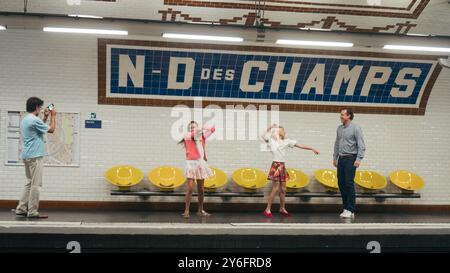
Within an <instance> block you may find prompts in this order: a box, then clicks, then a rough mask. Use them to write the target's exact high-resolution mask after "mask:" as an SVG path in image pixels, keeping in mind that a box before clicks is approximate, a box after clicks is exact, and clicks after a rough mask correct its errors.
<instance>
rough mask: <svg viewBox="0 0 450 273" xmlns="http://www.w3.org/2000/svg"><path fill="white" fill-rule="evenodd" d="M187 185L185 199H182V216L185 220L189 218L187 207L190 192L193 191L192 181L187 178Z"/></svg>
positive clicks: (189, 204) (189, 200)
mask: <svg viewBox="0 0 450 273" xmlns="http://www.w3.org/2000/svg"><path fill="white" fill-rule="evenodd" d="M187 183H188V191H187V192H186V197H185V199H184V203H185V207H184V213H183V216H184V217H185V218H189V207H190V206H191V198H192V192H193V190H194V179H191V178H188V179H187Z"/></svg>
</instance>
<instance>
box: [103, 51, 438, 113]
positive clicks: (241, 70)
mask: <svg viewBox="0 0 450 273" xmlns="http://www.w3.org/2000/svg"><path fill="white" fill-rule="evenodd" d="M106 52H107V59H106V71H105V72H106V90H105V91H106V92H105V96H106V97H112V98H114V97H119V98H132V99H134V98H135V99H142V98H144V99H166V100H170V99H172V100H175V99H178V100H180V99H184V100H186V99H188V100H189V99H193V98H194V97H203V98H204V99H208V100H211V101H234V102H236V101H245V102H249V103H251V102H252V101H253V102H255V103H256V102H258V103H261V102H263V103H264V102H267V103H271V104H274V103H278V104H316V105H342V104H346V105H357V106H375V107H405V108H418V107H419V104H420V102H421V98H422V95H423V94H424V92H425V91H427V83H428V82H429V80H430V77H431V74H432V73H433V72H434V70H435V68H436V65H437V61H436V60H434V59H430V60H424V59H422V60H420V59H419V60H415V59H393V58H374V57H363V56H354V57H353V56H350V57H349V56H334V55H307V54H296V53H287V54H286V53H278V52H248V51H230V50H217V49H215V50H211V49H184V48H170V47H168V48H161V47H151V46H148V47H142V46H139V47H137V46H130V45H107V47H106ZM428 91H431V90H428Z"/></svg>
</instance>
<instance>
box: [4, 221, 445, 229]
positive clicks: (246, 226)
mask: <svg viewBox="0 0 450 273" xmlns="http://www.w3.org/2000/svg"><path fill="white" fill-rule="evenodd" d="M23 227H36V228H91V229H92V228H95V229H96V228H99V229H117V228H124V229H274V228H276V229H316V230H334V229H340V230H345V229H348V230H355V229H364V230H377V229H390V230H399V229H401V230H423V229H450V223H311V224H307V223H226V224H220V223H217V224H216V223H211V224H200V223H192V224H190V223H124V222H122V223H86V222H49V221H48V222H44V221H26V222H25V221H24V222H20V221H0V228H23Z"/></svg>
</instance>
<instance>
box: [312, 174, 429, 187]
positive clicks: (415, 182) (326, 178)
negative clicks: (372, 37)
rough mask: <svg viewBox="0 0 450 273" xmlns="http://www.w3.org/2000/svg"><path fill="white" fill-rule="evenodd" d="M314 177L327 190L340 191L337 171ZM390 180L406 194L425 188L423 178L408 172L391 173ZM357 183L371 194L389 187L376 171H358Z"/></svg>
mask: <svg viewBox="0 0 450 273" xmlns="http://www.w3.org/2000/svg"><path fill="white" fill-rule="evenodd" d="M314 177H315V178H316V180H317V181H319V182H320V183H321V184H323V185H324V186H325V187H326V188H327V189H329V190H336V189H338V179H337V172H336V171H335V170H318V171H316V172H315V173H314ZM389 179H390V181H391V182H392V184H394V185H395V186H397V187H398V188H400V189H401V190H402V191H406V192H412V191H417V190H420V189H421V188H423V187H424V186H425V182H424V180H423V179H422V177H420V176H419V175H417V174H415V173H412V172H410V171H406V170H396V171H393V172H391V173H390V174H389ZM355 183H356V184H357V185H359V186H360V187H362V188H363V189H364V190H367V191H369V192H370V191H376V190H381V189H384V188H385V187H386V186H387V179H386V177H384V176H383V175H381V174H380V173H378V172H375V171H359V170H358V171H356V174H355Z"/></svg>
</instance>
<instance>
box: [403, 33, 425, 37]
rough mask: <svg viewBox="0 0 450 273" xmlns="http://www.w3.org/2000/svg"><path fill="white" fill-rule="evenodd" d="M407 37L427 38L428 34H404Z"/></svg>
mask: <svg viewBox="0 0 450 273" xmlns="http://www.w3.org/2000/svg"><path fill="white" fill-rule="evenodd" d="M406 35H407V36H419V37H428V36H431V35H430V34H419V33H406Z"/></svg>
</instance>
